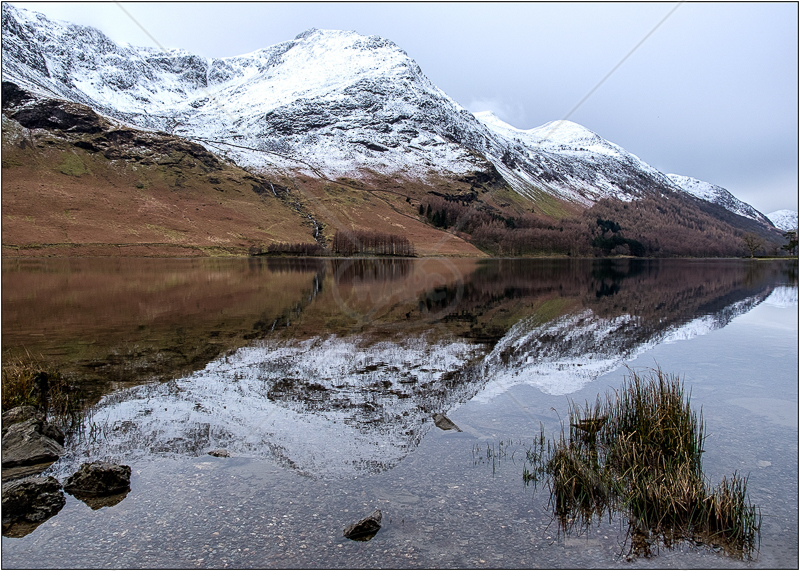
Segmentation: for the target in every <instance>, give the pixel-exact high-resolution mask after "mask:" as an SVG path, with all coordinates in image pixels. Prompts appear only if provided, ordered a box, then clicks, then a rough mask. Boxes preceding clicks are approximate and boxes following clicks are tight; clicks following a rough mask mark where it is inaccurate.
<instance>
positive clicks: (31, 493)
mask: <svg viewBox="0 0 800 571" xmlns="http://www.w3.org/2000/svg"><path fill="white" fill-rule="evenodd" d="M66 503H67V500H66V498H65V497H64V493H63V492H62V491H61V484H59V483H58V480H56V479H55V478H53V477H52V476H48V477H46V478H41V477H29V478H23V479H22V480H16V481H14V482H9V483H7V484H4V485H3V535H5V536H8V537H22V536H24V535H27V534H28V533H30V532H31V531H33V530H34V529H36V527H37V526H38V525H39V524H41V523H43V522H44V521H46V520H48V519H49V518H51V517H53V516H54V515H56V514H57V513H58V512H59V511H60V510H61V508H63V507H64V504H66Z"/></svg>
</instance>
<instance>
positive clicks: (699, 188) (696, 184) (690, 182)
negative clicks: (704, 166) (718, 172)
mask: <svg viewBox="0 0 800 571" xmlns="http://www.w3.org/2000/svg"><path fill="white" fill-rule="evenodd" d="M667 176H668V177H669V179H670V180H671V181H672V182H674V183H675V184H677V185H678V186H679V187H680V188H682V189H683V190H685V191H686V192H688V193H689V194H691V195H692V196H696V197H697V198H700V199H702V200H707V201H708V202H711V203H713V204H719V205H720V206H722V207H724V208H725V209H727V210H730V211H731V212H733V213H735V214H738V215H740V216H744V217H745V218H750V219H752V220H758V221H759V222H762V223H764V224H769V225H771V224H772V222H771V220H770V219H769V218H768V217H767V216H764V215H763V214H761V213H760V212H759V211H758V210H756V209H755V208H753V207H752V206H750V205H749V204H747V203H746V202H743V201H741V200H739V199H738V198H736V197H735V196H733V195H732V194H731V193H730V192H728V191H727V190H725V189H724V188H722V187H721V186H717V185H715V184H711V183H710V182H703V181H702V180H697V179H696V178H692V177H690V176H681V175H679V174H668V175H667Z"/></svg>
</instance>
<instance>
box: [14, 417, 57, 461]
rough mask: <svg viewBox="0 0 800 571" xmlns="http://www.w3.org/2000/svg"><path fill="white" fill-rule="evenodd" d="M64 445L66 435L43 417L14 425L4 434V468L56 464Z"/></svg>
mask: <svg viewBox="0 0 800 571" xmlns="http://www.w3.org/2000/svg"><path fill="white" fill-rule="evenodd" d="M63 444H64V433H63V432H61V431H60V430H59V429H58V428H57V427H55V426H53V425H51V424H48V423H47V422H45V421H44V420H42V419H41V417H34V418H31V419H28V420H26V421H24V422H19V423H17V424H12V425H11V426H10V427H8V429H7V430H6V431H5V434H3V468H10V467H12V466H30V465H33V464H42V463H43V462H55V461H56V460H58V458H59V456H61V454H63V453H64V448H63V446H62V445H63Z"/></svg>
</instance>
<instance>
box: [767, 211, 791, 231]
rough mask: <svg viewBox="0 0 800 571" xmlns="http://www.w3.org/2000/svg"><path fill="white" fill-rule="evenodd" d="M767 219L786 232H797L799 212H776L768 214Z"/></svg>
mask: <svg viewBox="0 0 800 571" xmlns="http://www.w3.org/2000/svg"><path fill="white" fill-rule="evenodd" d="M767 218H769V219H770V221H771V222H772V223H773V224H774V225H775V227H776V228H780V229H781V230H783V231H784V232H785V231H787V230H797V211H796V210H776V211H775V212H770V213H769V214H767Z"/></svg>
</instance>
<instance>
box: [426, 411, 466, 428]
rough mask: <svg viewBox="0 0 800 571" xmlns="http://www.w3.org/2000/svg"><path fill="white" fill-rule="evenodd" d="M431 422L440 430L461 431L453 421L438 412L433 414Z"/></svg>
mask: <svg viewBox="0 0 800 571" xmlns="http://www.w3.org/2000/svg"><path fill="white" fill-rule="evenodd" d="M433 423H434V424H435V425H436V426H438V427H439V428H441V429H442V430H457V431H458V432H463V431H462V430H461V429H460V428H459V427H458V426H456V423H455V422H453V421H452V420H450V419H449V418H447V417H446V416H445V415H443V414H440V413H438V412H437V413H436V414H434V415H433Z"/></svg>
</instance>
